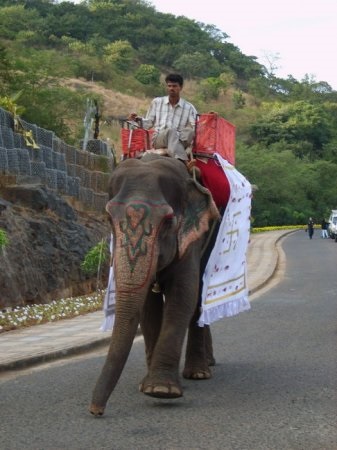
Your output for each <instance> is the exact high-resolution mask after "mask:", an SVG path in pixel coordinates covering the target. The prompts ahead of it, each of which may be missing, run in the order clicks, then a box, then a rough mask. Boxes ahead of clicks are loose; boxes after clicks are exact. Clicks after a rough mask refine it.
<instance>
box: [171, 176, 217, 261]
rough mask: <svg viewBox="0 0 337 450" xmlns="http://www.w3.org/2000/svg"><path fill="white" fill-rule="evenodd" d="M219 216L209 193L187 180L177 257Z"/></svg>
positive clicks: (194, 182) (191, 180)
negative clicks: (185, 200)
mask: <svg viewBox="0 0 337 450" xmlns="http://www.w3.org/2000/svg"><path fill="white" fill-rule="evenodd" d="M219 218H220V214H219V211H218V208H217V207H216V205H215V203H214V200H213V198H212V195H211V193H210V192H209V190H208V189H206V188H204V187H203V186H201V185H200V184H199V183H198V182H197V181H194V180H193V179H192V178H191V179H190V180H188V186H187V202H186V208H185V212H184V215H183V217H182V222H181V225H180V229H179V232H178V247H179V257H180V258H181V257H182V256H183V255H184V253H185V251H186V249H187V247H188V246H189V245H190V244H191V243H192V242H194V241H196V240H197V239H200V238H201V236H202V235H203V234H204V233H205V232H206V231H207V230H208V228H209V222H210V221H211V220H213V219H219Z"/></svg>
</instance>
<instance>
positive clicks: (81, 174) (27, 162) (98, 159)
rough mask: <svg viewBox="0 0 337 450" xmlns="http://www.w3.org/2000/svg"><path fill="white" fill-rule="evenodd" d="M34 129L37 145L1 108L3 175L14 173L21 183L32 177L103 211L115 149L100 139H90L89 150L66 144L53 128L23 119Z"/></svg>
mask: <svg viewBox="0 0 337 450" xmlns="http://www.w3.org/2000/svg"><path fill="white" fill-rule="evenodd" d="M20 123H21V124H22V125H23V128H24V130H26V131H31V133H32V137H33V140H34V143H36V147H37V148H34V145H30V144H31V142H30V141H29V139H27V138H25V136H24V135H23V134H22V133H20V132H16V131H14V129H15V127H14V119H13V116H12V115H11V114H10V113H9V112H8V111H5V110H4V109H2V108H0V176H3V175H13V176H16V181H17V183H18V184H20V182H21V180H22V179H24V181H25V182H27V181H28V182H29V178H30V177H32V179H34V181H35V182H36V179H38V180H40V182H41V183H42V184H43V185H45V186H46V187H47V188H49V189H52V190H53V191H54V192H55V193H57V194H60V195H62V196H69V197H71V198H72V199H73V200H76V201H79V202H81V203H82V205H83V206H84V207H85V208H86V209H88V210H92V211H99V212H102V211H104V209H105V205H106V203H107V201H108V194H107V190H108V180H109V177H110V173H111V171H112V170H113V168H114V166H115V157H114V151H113V150H111V149H110V148H109V147H108V145H107V144H106V143H105V142H103V141H101V140H99V139H93V140H89V141H88V144H87V150H85V151H84V150H80V149H78V148H76V147H74V146H71V145H69V144H66V143H65V142H64V141H62V140H61V139H59V138H58V137H57V136H56V135H55V133H54V132H53V131H49V130H45V129H43V128H40V127H38V126H37V125H34V124H30V123H28V122H25V121H24V120H23V119H20Z"/></svg>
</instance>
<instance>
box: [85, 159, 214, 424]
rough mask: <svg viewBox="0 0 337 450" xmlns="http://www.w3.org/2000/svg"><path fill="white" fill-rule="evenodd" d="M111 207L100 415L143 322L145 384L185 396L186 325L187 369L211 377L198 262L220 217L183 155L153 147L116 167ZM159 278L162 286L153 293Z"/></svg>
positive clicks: (96, 409) (158, 392)
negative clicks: (110, 309) (109, 296)
mask: <svg viewBox="0 0 337 450" xmlns="http://www.w3.org/2000/svg"><path fill="white" fill-rule="evenodd" d="M109 198H110V201H109V202H108V204H107V211H108V213H109V215H110V218H111V226H112V233H113V238H114V239H113V242H114V249H113V258H114V272H115V280H116V310H115V314H116V317H115V325H114V328H113V332H112V339H111V343H110V348H109V352H108V355H107V358H106V362H105V364H104V367H103V369H102V372H101V374H100V376H99V379H98V381H97V384H96V387H95V389H94V392H93V397H92V402H91V405H90V408H89V409H90V412H91V413H92V414H94V415H96V416H99V415H102V414H103V412H104V409H105V406H106V403H107V401H108V398H109V396H110V394H111V392H112V391H113V389H114V387H115V385H116V383H117V382H118V379H119V377H120V375H121V372H122V370H123V368H124V365H125V363H126V360H127V358H128V355H129V352H130V349H131V346H132V343H133V340H134V337H135V335H136V332H137V329H138V326H139V324H140V326H141V331H142V333H143V336H144V341H145V350H146V361H147V370H148V372H147V375H146V376H145V378H144V379H143V380H142V381H141V383H140V391H141V392H143V393H144V394H147V395H150V396H153V397H159V398H177V397H181V396H182V395H183V391H182V387H181V384H180V382H179V361H180V357H181V353H182V347H183V341H184V338H185V335H186V331H187V329H188V331H189V336H188V342H187V347H186V356H185V366H184V371H183V376H184V377H185V378H190V379H207V378H210V376H211V372H210V369H209V365H211V364H212V363H213V362H214V361H213V355H212V349H211V337H210V331H209V328H208V327H204V328H202V327H198V326H197V324H196V320H197V318H198V315H199V312H198V311H199V308H198V306H197V305H198V295H199V278H200V261H201V254H202V251H203V245H204V244H205V241H206V236H207V233H206V232H207V230H208V229H209V224H210V223H211V222H212V221H217V222H219V212H218V209H217V208H216V206H215V204H214V202H213V199H212V196H211V195H210V193H209V191H208V190H207V189H205V188H203V187H202V186H201V185H199V183H197V182H195V181H194V180H193V178H192V177H191V176H190V174H189V172H188V170H187V169H186V166H185V165H184V164H183V163H182V162H181V161H179V160H177V159H174V158H170V157H165V156H158V155H154V154H149V155H146V156H145V157H143V158H142V159H140V160H138V159H128V160H125V161H123V162H121V163H120V164H119V166H118V167H117V169H115V170H114V172H113V174H112V177H111V181H110V187H109ZM154 283H156V284H158V285H159V286H160V292H154V291H155V289H153V285H154Z"/></svg>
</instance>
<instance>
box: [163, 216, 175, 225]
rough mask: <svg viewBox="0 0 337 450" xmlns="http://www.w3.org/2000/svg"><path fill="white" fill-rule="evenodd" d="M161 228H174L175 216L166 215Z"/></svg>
mask: <svg viewBox="0 0 337 450" xmlns="http://www.w3.org/2000/svg"><path fill="white" fill-rule="evenodd" d="M163 226H164V227H165V228H172V227H173V228H174V227H176V226H177V218H176V216H175V215H173V214H172V215H168V216H166V217H165V218H164V221H163Z"/></svg>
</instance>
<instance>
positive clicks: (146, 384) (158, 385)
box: [139, 377, 183, 398]
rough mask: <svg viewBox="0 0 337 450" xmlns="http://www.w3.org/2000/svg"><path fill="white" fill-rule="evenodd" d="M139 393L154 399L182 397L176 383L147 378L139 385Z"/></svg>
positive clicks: (181, 391)
mask: <svg viewBox="0 0 337 450" xmlns="http://www.w3.org/2000/svg"><path fill="white" fill-rule="evenodd" d="M139 391H140V392H143V394H146V395H149V396H150V397H156V398H179V397H182V396H183V390H182V388H181V386H180V384H179V383H178V382H174V381H164V380H158V381H153V380H150V379H149V378H147V377H145V378H144V380H143V381H142V382H141V383H140V384H139Z"/></svg>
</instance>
